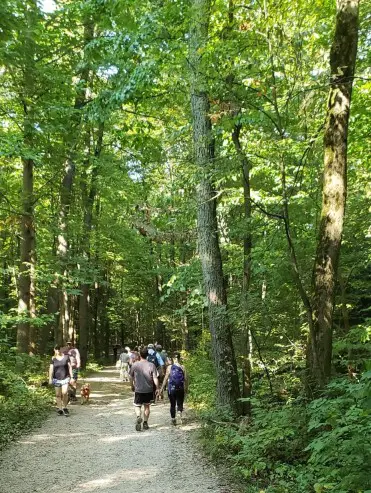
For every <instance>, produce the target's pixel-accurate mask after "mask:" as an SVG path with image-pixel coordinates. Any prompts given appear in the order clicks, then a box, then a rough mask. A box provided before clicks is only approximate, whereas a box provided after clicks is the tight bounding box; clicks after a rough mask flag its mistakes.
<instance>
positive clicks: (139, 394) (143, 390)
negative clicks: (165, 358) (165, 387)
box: [129, 346, 158, 431]
mask: <svg viewBox="0 0 371 493" xmlns="http://www.w3.org/2000/svg"><path fill="white" fill-rule="evenodd" d="M147 356H148V348H147V347H146V346H144V347H143V348H141V349H140V361H136V362H135V363H134V364H133V366H132V367H131V369H130V372H129V376H130V379H131V382H132V389H133V390H134V410H135V415H136V423H135V429H136V430H137V431H140V430H141V428H142V423H143V430H148V428H149V427H148V418H149V415H150V406H151V402H152V401H153V400H154V389H157V388H158V378H157V370H156V367H155V365H154V364H153V363H150V362H149V361H147ZM142 406H143V407H144V412H143V418H142Z"/></svg>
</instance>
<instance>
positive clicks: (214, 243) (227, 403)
mask: <svg viewBox="0 0 371 493" xmlns="http://www.w3.org/2000/svg"><path fill="white" fill-rule="evenodd" d="M210 4H211V2H210V0H193V2H192V14H193V15H192V27H191V32H190V57H189V60H190V78H191V109H192V119H193V143H194V157H195V162H196V165H197V166H198V170H199V181H198V185H197V201H198V212H197V222H198V248H199V255H200V259H201V265H202V273H203V280H204V285H205V292H206V296H207V299H208V311H209V324H210V332H211V339H212V350H213V357H214V365H215V369H216V376H217V389H216V391H217V392H216V394H217V403H218V405H219V406H223V407H225V408H227V409H228V410H229V412H230V413H231V415H236V414H238V413H239V408H240V405H239V401H238V398H239V397H240V391H239V385H238V376H237V366H236V359H235V354H234V349H233V343H232V334H231V330H230V325H229V320H228V310H227V295H226V290H225V286H224V282H223V266H222V259H221V253H220V246H219V237H218V224H217V216H216V192H215V189H214V187H213V185H212V179H211V176H210V174H211V172H212V169H213V166H214V142H213V137H212V129H211V121H210V117H209V100H208V92H207V83H206V80H205V75H204V72H205V70H206V69H207V67H206V66H205V64H204V63H203V60H202V58H203V54H204V52H205V49H206V47H207V41H208V23H209V19H210Z"/></svg>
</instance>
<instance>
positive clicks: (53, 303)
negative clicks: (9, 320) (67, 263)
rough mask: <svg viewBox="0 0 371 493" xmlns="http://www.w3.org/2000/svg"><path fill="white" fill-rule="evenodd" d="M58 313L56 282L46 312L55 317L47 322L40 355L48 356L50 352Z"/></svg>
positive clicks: (43, 330)
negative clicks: (49, 345)
mask: <svg viewBox="0 0 371 493" xmlns="http://www.w3.org/2000/svg"><path fill="white" fill-rule="evenodd" d="M57 311H58V291H57V286H56V282H55V283H52V284H50V286H49V289H48V298H47V306H46V312H47V314H48V315H49V316H50V317H53V320H51V321H50V322H47V323H46V324H45V325H44V326H43V328H42V331H41V337H40V345H39V351H40V354H47V351H48V349H49V348H48V342H49V340H50V335H51V334H52V331H53V329H55V328H56V327H57V316H56V313H57ZM54 335H55V333H54V331H53V339H54Z"/></svg>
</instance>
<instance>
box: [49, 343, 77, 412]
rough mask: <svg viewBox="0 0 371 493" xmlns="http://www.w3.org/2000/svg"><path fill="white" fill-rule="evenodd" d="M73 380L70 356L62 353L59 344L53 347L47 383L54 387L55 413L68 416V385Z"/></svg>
mask: <svg viewBox="0 0 371 493" xmlns="http://www.w3.org/2000/svg"><path fill="white" fill-rule="evenodd" d="M70 381H72V382H73V374H72V366H71V362H70V357H69V356H68V355H67V354H63V353H62V351H61V347H60V346H55V347H54V356H53V358H52V359H51V361H50V366H49V384H50V385H54V387H55V397H56V399H57V408H58V409H57V414H58V415H59V416H62V415H65V416H69V414H70V413H69V411H68V409H67V404H68V385H69V383H70Z"/></svg>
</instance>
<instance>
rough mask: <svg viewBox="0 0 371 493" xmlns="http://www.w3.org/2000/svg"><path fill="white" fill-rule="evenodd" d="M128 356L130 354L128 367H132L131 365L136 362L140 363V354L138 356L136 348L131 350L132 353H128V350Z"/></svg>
mask: <svg viewBox="0 0 371 493" xmlns="http://www.w3.org/2000/svg"><path fill="white" fill-rule="evenodd" d="M128 349H129V348H128ZM129 354H130V365H129V366H130V367H132V365H133V364H134V363H135V362H136V361H140V354H139V351H138V347H135V348H134V349H133V351H130V349H129Z"/></svg>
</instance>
